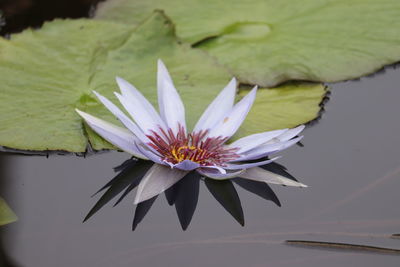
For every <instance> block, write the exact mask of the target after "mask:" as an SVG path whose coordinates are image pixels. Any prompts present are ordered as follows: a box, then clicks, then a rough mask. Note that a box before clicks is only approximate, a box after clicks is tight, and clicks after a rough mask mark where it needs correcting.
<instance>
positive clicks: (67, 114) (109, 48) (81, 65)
mask: <svg viewBox="0 0 400 267" xmlns="http://www.w3.org/2000/svg"><path fill="white" fill-rule="evenodd" d="M158 58H162V59H163V60H164V61H165V63H166V64H167V66H168V68H169V70H170V72H171V75H172V76H173V77H174V81H175V84H176V86H177V88H178V90H180V94H181V96H182V98H183V100H184V101H185V104H186V105H187V106H188V107H190V109H188V110H187V113H186V114H187V117H188V121H189V122H191V123H192V124H193V122H194V121H195V119H197V118H198V117H199V115H200V114H201V112H202V111H203V110H204V109H205V108H206V106H207V105H208V104H209V103H210V102H211V100H212V99H213V98H214V97H215V96H216V95H217V94H218V92H219V90H221V88H223V87H224V86H225V85H226V83H227V82H228V81H229V79H230V75H229V74H227V72H226V71H225V70H224V69H223V68H221V67H219V66H217V65H216V64H215V62H214V60H213V59H211V58H209V57H207V56H206V55H205V54H204V52H202V51H199V50H195V49H192V48H190V46H188V45H185V44H180V43H179V42H178V41H177V39H176V38H175V33H174V28H173V25H172V24H171V22H170V21H169V20H168V19H167V18H166V17H165V16H164V15H163V14H162V13H160V12H156V13H154V14H153V15H152V16H151V17H149V18H148V19H147V20H146V21H145V22H144V23H143V24H142V25H141V26H140V27H138V28H136V29H134V28H133V27H131V26H127V25H119V24H116V23H112V22H102V21H94V20H83V19H82V20H57V21H54V22H51V23H46V24H45V25H44V26H43V28H42V29H40V30H37V31H33V30H26V31H24V32H23V33H21V34H15V35H12V37H11V40H6V39H0V72H1V74H2V75H1V77H0V84H1V85H0V90H1V100H0V113H1V114H2V116H1V117H0V145H2V146H6V147H10V148H16V149H23V150H65V151H71V152H83V151H85V149H86V146H87V137H86V136H88V137H89V140H90V142H91V144H92V146H93V147H94V148H95V149H97V150H99V149H103V148H112V147H111V146H110V144H108V143H106V142H105V141H104V140H103V139H101V138H100V137H98V136H97V135H96V134H95V133H93V132H92V131H91V130H89V129H88V128H83V123H82V119H81V118H80V117H79V116H78V115H77V114H76V112H75V110H74V109H75V108H79V109H81V110H84V111H86V112H88V113H91V114H93V115H96V116H99V117H102V118H104V119H107V120H109V121H114V122H116V120H115V119H114V118H113V116H112V115H111V114H110V112H109V111H108V110H106V109H105V108H104V107H103V105H102V104H100V103H99V102H98V101H97V100H96V99H95V97H94V95H93V94H92V90H97V91H99V92H100V93H102V94H104V95H105V96H106V97H109V98H110V99H111V100H113V101H114V102H115V103H116V102H117V101H116V99H115V97H114V96H113V91H117V85H116V83H115V76H117V75H118V76H121V77H124V78H125V79H127V80H128V81H130V82H132V83H134V84H135V85H136V86H137V87H138V88H139V89H140V90H142V92H143V93H144V95H145V96H146V97H147V98H148V99H150V100H151V101H152V102H153V103H155V102H156V98H157V97H156V92H157V90H156V61H157V59H158Z"/></svg>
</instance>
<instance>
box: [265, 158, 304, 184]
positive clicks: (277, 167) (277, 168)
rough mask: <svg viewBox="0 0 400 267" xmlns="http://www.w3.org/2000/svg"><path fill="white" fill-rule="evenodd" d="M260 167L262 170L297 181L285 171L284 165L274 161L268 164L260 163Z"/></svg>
mask: <svg viewBox="0 0 400 267" xmlns="http://www.w3.org/2000/svg"><path fill="white" fill-rule="evenodd" d="M260 167H261V168H263V169H264V170H267V171H270V172H273V173H276V174H279V175H281V176H283V177H286V178H288V179H291V180H293V181H296V182H298V181H297V179H296V178H294V176H293V175H291V174H290V173H288V172H287V170H286V168H285V166H283V165H281V164H278V163H276V162H271V163H269V164H266V165H262V166H260Z"/></svg>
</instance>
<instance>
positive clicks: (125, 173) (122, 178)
mask: <svg viewBox="0 0 400 267" xmlns="http://www.w3.org/2000/svg"><path fill="white" fill-rule="evenodd" d="M152 164H153V163H152V162H150V161H141V162H140V163H139V162H138V163H137V164H134V165H132V166H130V167H129V168H125V169H124V170H122V171H121V172H120V173H118V174H117V176H116V177H114V178H113V179H112V180H111V181H112V183H111V185H110V186H109V188H108V189H107V191H106V192H105V193H104V194H103V195H102V196H101V197H100V199H99V200H98V201H97V202H96V204H95V205H94V206H93V208H92V209H91V210H90V211H89V213H88V214H87V215H86V217H85V218H84V219H83V222H85V221H87V220H88V219H89V218H90V217H92V216H93V215H94V214H95V213H96V212H97V211H99V210H100V209H101V208H102V207H103V206H104V205H106V204H107V203H108V202H109V201H110V200H112V199H113V198H114V197H115V196H117V195H118V194H119V193H121V192H122V190H124V189H125V188H127V187H128V186H129V185H131V184H135V183H136V184H138V183H139V182H140V180H141V179H142V178H143V175H144V174H145V173H146V172H147V170H148V169H149V168H150V167H151V166H152Z"/></svg>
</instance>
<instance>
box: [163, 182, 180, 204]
mask: <svg viewBox="0 0 400 267" xmlns="http://www.w3.org/2000/svg"><path fill="white" fill-rule="evenodd" d="M181 181H182V179H181ZM178 183H179V182H178ZM176 186H177V184H174V185H173V186H171V187H170V188H168V189H167V190H165V192H164V194H165V198H166V199H167V202H168V205H170V206H172V205H174V204H175V201H176V194H177V187H176Z"/></svg>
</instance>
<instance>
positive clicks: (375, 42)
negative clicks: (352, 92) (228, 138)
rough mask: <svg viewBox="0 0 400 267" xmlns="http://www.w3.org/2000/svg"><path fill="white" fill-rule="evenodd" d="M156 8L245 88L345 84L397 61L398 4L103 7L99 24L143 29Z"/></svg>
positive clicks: (133, 0) (184, 2)
mask: <svg viewBox="0 0 400 267" xmlns="http://www.w3.org/2000/svg"><path fill="white" fill-rule="evenodd" d="M154 9H162V10H165V12H166V14H167V15H168V16H170V17H171V19H172V21H174V23H175V24H176V27H177V34H178V36H179V37H180V38H182V39H183V40H184V41H187V42H190V43H192V44H196V47H198V48H201V49H204V50H206V51H208V52H209V53H210V54H211V55H213V56H215V57H216V58H217V60H218V61H219V62H221V63H222V64H224V65H225V66H227V67H228V68H229V70H231V72H232V74H234V75H235V76H237V77H238V78H239V80H240V81H241V82H244V83H251V84H258V85H263V86H273V85H276V84H278V83H281V82H283V81H287V80H293V79H297V80H312V81H323V82H328V81H329V82H332V81H342V80H347V79H352V78H357V77H360V76H363V75H365V74H369V73H372V72H374V71H376V70H377V69H379V68H381V67H382V66H384V65H386V64H391V63H394V62H396V61H398V60H400V35H399V34H398V29H399V28H400V1H398V0H381V1H376V0H353V1H351V4H349V1H343V0H303V1H289V0H281V1H277V0H249V1H242V0H230V1H225V0H219V1H202V0H170V1H164V0H108V1H106V2H104V3H102V4H101V5H100V6H99V8H98V10H97V14H96V17H97V18H98V19H105V20H112V21H119V22H125V23H127V24H132V23H133V24H140V23H141V21H143V19H145V18H146V16H147V14H149V13H150V12H151V11H152V10H154Z"/></svg>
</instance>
